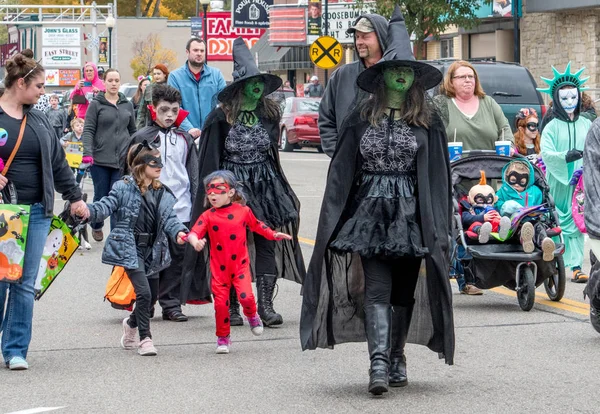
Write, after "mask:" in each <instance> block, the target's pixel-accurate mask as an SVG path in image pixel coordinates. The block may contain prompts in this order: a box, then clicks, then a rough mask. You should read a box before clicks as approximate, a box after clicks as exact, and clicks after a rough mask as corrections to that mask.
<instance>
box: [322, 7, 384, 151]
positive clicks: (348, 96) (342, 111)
mask: <svg viewBox="0 0 600 414" xmlns="http://www.w3.org/2000/svg"><path fill="white" fill-rule="evenodd" d="M365 18H366V19H368V20H369V21H370V22H371V23H372V24H373V27H374V28H375V33H377V38H378V39H379V46H381V50H382V52H384V51H385V49H386V47H387V28H388V21H387V19H386V18H385V17H382V16H380V15H378V14H365V15H362V16H360V18H359V19H365ZM357 20H358V19H357ZM354 47H355V49H356V44H355V45H354ZM357 53H358V52H357ZM363 70H365V64H364V63H363V61H362V59H359V60H357V61H356V62H352V63H348V64H347V65H344V66H342V67H341V68H339V69H337V70H336V71H335V72H333V75H331V79H329V82H328V83H327V88H325V94H324V95H323V99H322V100H321V105H320V106H319V133H320V135H321V146H322V147H323V151H325V153H326V154H327V155H329V156H330V157H332V156H333V152H334V151H335V145H336V143H337V140H338V134H339V133H340V132H341V130H342V124H343V122H344V118H346V115H347V114H348V112H349V110H350V107H351V106H352V104H353V102H354V100H355V98H356V95H357V94H358V93H359V90H360V89H358V87H357V86H356V79H357V78H358V75H360V73H361V72H362V71H363ZM360 93H365V94H366V92H360Z"/></svg>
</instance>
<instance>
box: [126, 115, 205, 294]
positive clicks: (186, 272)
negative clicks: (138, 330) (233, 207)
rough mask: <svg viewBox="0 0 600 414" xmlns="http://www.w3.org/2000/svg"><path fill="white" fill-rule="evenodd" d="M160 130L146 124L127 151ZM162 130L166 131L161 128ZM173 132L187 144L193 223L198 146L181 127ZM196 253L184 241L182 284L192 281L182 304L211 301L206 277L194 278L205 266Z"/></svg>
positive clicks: (132, 138)
mask: <svg viewBox="0 0 600 414" xmlns="http://www.w3.org/2000/svg"><path fill="white" fill-rule="evenodd" d="M159 131H161V128H160V127H159V126H158V125H156V124H155V123H154V122H153V123H152V124H151V125H148V126H146V127H144V128H142V129H140V130H139V131H137V132H136V133H135V134H134V135H133V136H132V137H131V141H130V143H129V145H128V146H127V151H129V148H131V146H132V145H134V144H139V143H141V142H143V141H144V140H146V141H148V142H150V143H151V142H154V140H155V139H156V137H157V136H158V132H159ZM162 131H163V132H166V131H165V130H164V129H162ZM175 132H176V133H178V134H182V135H183V137H184V138H185V141H186V143H187V146H188V157H187V160H186V164H185V168H186V170H187V173H188V178H189V180H190V193H191V195H192V217H191V223H195V221H196V220H197V218H198V216H194V211H195V208H194V204H195V200H196V195H197V194H196V193H197V191H198V188H199V187H201V186H200V185H199V183H200V176H199V171H200V165H199V158H198V148H197V147H196V144H195V143H194V138H192V136H191V135H190V134H188V133H187V132H186V131H184V130H183V129H179V128H175ZM125 157H126V153H125V154H123V156H122V158H123V159H125ZM122 165H123V170H124V172H125V173H127V171H126V170H127V168H126V163H123V164H122ZM197 257H198V253H197V252H196V251H195V250H194V248H193V247H192V246H191V245H190V244H189V243H186V245H185V255H184V259H183V264H182V275H181V279H182V286H183V281H189V280H192V279H193V283H189V282H186V284H187V290H186V297H185V300H183V299H182V300H181V303H182V304H185V303H190V304H197V305H200V304H204V303H210V302H212V299H211V291H210V286H209V283H208V280H206V279H199V280H197V279H194V277H193V276H194V274H203V273H204V269H205V268H206V267H207V266H206V262H204V260H198V259H197Z"/></svg>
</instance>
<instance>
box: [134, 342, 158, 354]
mask: <svg viewBox="0 0 600 414" xmlns="http://www.w3.org/2000/svg"><path fill="white" fill-rule="evenodd" d="M138 354H140V355H141V356H155V355H156V354H157V352H156V348H155V347H154V344H153V343H152V339H151V338H145V339H144V340H143V341H142V342H140V345H139V347H138Z"/></svg>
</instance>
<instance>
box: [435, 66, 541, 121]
mask: <svg viewBox="0 0 600 414" xmlns="http://www.w3.org/2000/svg"><path fill="white" fill-rule="evenodd" d="M454 61H455V60H454V59H440V60H430V61H427V63H429V64H431V65H433V66H435V67H437V68H438V69H439V70H441V71H442V73H444V75H445V74H446V71H447V70H448V68H449V67H450V65H451V64H452V63H453V62H454ZM469 63H471V64H472V65H473V67H474V68H475V70H476V71H477V74H478V75H479V80H480V82H481V86H482V87H483V91H484V92H485V93H486V94H487V95H489V96H491V97H492V98H494V100H495V101H496V102H498V104H499V105H500V107H501V108H502V111H503V112H504V115H505V116H506V118H507V119H508V123H509V124H510V127H511V128H512V129H513V131H512V132H515V131H514V128H515V116H516V115H517V112H519V109H521V108H533V109H535V110H536V111H537V112H538V114H539V116H540V121H541V120H542V118H543V117H544V114H545V113H546V109H547V108H546V105H544V100H543V99H542V95H541V94H540V92H538V91H537V90H536V88H537V83H536V81H535V80H534V78H533V76H532V75H531V73H530V72H529V70H528V69H527V68H526V67H524V66H521V65H519V64H517V63H507V62H494V61H488V60H469ZM439 93H440V90H439V86H438V87H436V88H435V89H434V90H433V94H434V95H437V94H439Z"/></svg>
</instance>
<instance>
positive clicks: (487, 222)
mask: <svg viewBox="0 0 600 414" xmlns="http://www.w3.org/2000/svg"><path fill="white" fill-rule="evenodd" d="M497 201H498V197H497V196H496V192H495V191H494V189H493V188H492V187H491V186H489V185H487V181H486V179H485V171H481V179H480V180H479V184H478V185H474V186H473V187H471V189H470V190H469V196H468V198H467V200H462V201H461V202H460V204H461V207H462V208H463V212H462V214H461V221H462V225H463V228H464V230H465V234H466V236H467V237H468V238H469V239H472V240H478V241H479V243H481V244H485V243H487V242H488V241H489V239H490V234H491V233H492V232H493V233H497V235H498V239H500V240H504V239H506V237H507V236H508V232H509V231H510V219H509V218H508V217H502V216H500V213H499V212H498V209H497V208H496V206H495V204H496V202H497Z"/></svg>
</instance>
